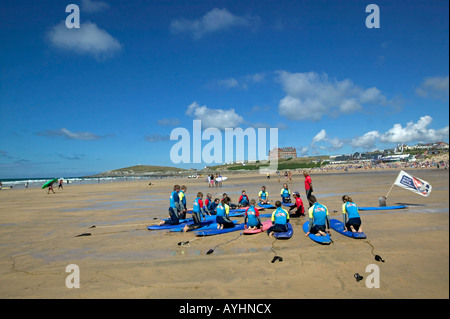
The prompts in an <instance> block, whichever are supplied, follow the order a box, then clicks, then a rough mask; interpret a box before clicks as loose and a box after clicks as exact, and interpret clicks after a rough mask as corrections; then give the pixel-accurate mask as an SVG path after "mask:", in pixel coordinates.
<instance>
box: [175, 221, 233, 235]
mask: <svg viewBox="0 0 450 319" xmlns="http://www.w3.org/2000/svg"><path fill="white" fill-rule="evenodd" d="M233 222H234V223H235V224H236V223H237V220H233ZM189 225H192V224H189ZM201 225H202V226H201V227H199V228H196V229H194V230H195V231H202V230H208V229H217V223H216V222H215V221H204V222H202V223H201ZM183 230H184V226H179V227H176V228H172V229H169V231H171V232H182V231H183Z"/></svg>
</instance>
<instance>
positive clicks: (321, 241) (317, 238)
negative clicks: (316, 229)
mask: <svg viewBox="0 0 450 319" xmlns="http://www.w3.org/2000/svg"><path fill="white" fill-rule="evenodd" d="M303 231H304V232H305V234H306V233H307V232H308V231H309V221H307V222H305V223H304V224H303ZM308 237H309V238H311V239H312V240H313V241H315V242H316V243H319V244H322V245H329V244H331V237H330V235H328V234H326V235H325V236H317V235H313V234H309V235H308Z"/></svg>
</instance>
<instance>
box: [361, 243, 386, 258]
mask: <svg viewBox="0 0 450 319" xmlns="http://www.w3.org/2000/svg"><path fill="white" fill-rule="evenodd" d="M364 242H365V243H368V244H369V245H370V246H371V247H372V251H371V253H372V255H373V256H374V257H375V260H376V261H381V262H383V263H384V259H383V258H381V256H380V255H375V254H374V253H373V251H374V250H375V247H373V245H372V244H371V242H370V241H369V240H365V241H364Z"/></svg>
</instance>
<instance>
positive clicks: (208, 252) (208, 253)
mask: <svg viewBox="0 0 450 319" xmlns="http://www.w3.org/2000/svg"><path fill="white" fill-rule="evenodd" d="M243 233H244V231H241V233H240V234H239V236H237V237H236V238H233V239H231V240H229V241H227V242H223V243H220V244H218V245H216V246H215V247H214V248H211V249H210V250H208V251H207V252H206V254H207V255H210V254H212V253H213V252H214V250H215V249H216V248H217V247H219V246H221V245H225V244H228V243H231V242H232V241H234V240H236V239H238V238H239V237H241V236H242V234H243Z"/></svg>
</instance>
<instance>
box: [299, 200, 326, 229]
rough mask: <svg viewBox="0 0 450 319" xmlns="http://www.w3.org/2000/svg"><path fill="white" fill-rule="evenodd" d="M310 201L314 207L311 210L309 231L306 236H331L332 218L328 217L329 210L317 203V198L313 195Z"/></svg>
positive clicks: (309, 211)
mask: <svg viewBox="0 0 450 319" xmlns="http://www.w3.org/2000/svg"><path fill="white" fill-rule="evenodd" d="M310 201H311V203H312V206H311V207H310V208H309V210H308V213H309V231H308V232H307V233H306V234H305V236H308V235H309V234H314V235H317V236H325V235H326V233H328V234H330V217H329V216H328V208H327V207H326V206H324V205H322V204H319V203H318V202H317V199H316V196H314V195H311V197H310Z"/></svg>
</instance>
